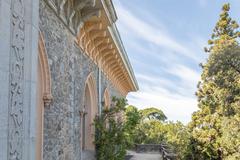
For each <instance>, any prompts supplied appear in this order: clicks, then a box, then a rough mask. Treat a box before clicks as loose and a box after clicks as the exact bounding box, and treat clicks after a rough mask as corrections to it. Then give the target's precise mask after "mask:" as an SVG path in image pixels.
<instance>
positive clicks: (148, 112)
mask: <svg viewBox="0 0 240 160" xmlns="http://www.w3.org/2000/svg"><path fill="white" fill-rule="evenodd" d="M140 114H141V115H142V119H143V120H154V119H155V120H159V121H165V120H166V119H167V117H166V116H165V114H164V113H163V111H161V110H160V109H157V108H154V107H150V108H146V109H143V110H140Z"/></svg>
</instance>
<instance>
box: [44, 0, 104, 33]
mask: <svg viewBox="0 0 240 160" xmlns="http://www.w3.org/2000/svg"><path fill="white" fill-rule="evenodd" d="M46 2H47V4H48V5H49V6H50V7H51V8H52V9H53V10H54V11H55V13H56V14H57V15H58V16H59V17H60V18H61V20H62V21H63V22H64V23H65V25H67V26H68V28H69V29H70V31H71V32H72V33H73V34H75V35H77V34H78V32H79V30H80V28H81V27H82V26H83V24H84V22H85V21H87V20H88V19H90V18H91V17H93V16H98V15H99V14H100V9H99V8H97V7H96V5H95V4H96V2H95V0H46Z"/></svg>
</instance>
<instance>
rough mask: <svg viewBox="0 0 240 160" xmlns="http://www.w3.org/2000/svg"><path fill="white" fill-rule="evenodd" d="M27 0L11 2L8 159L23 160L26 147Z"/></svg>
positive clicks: (13, 0)
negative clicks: (25, 62) (25, 60)
mask: <svg viewBox="0 0 240 160" xmlns="http://www.w3.org/2000/svg"><path fill="white" fill-rule="evenodd" d="M24 7H25V0H12V1H11V49H10V77H9V81H10V82H9V113H8V114H9V116H8V117H9V119H8V127H9V128H8V159H9V160H22V159H23V145H24V126H23V124H24V120H23V119H24V118H23V114H24V113H23V112H24V103H23V101H24V58H25V57H24V56H25V10H24Z"/></svg>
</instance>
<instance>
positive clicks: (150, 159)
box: [125, 151, 162, 160]
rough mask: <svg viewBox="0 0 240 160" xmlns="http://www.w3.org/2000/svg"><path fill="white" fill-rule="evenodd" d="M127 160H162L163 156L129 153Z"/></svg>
mask: <svg viewBox="0 0 240 160" xmlns="http://www.w3.org/2000/svg"><path fill="white" fill-rule="evenodd" d="M125 160H162V158H161V155H160V154H157V153H136V152H133V151H128V153H127V156H126V159H125Z"/></svg>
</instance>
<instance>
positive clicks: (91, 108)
mask: <svg viewBox="0 0 240 160" xmlns="http://www.w3.org/2000/svg"><path fill="white" fill-rule="evenodd" d="M84 108H85V111H86V115H85V116H84V118H83V135H82V143H83V144H82V147H83V150H94V149H95V147H94V143H93V142H94V134H95V129H94V126H93V121H94V118H95V116H96V114H97V112H98V107H97V86H96V81H95V79H94V78H93V75H92V73H91V74H90V75H89V76H88V78H87V80H86V84H85V96H84Z"/></svg>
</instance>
